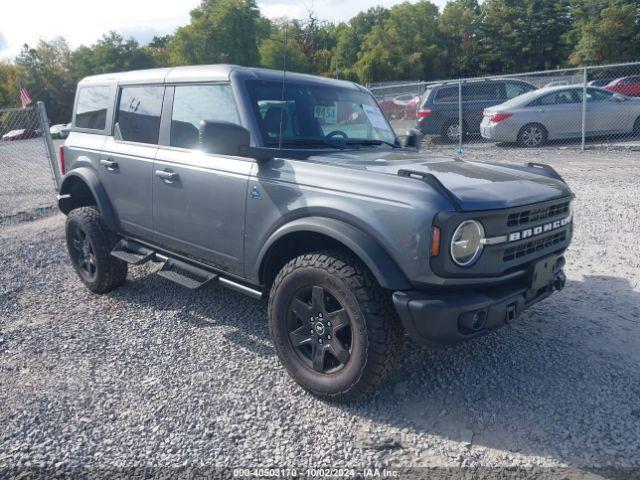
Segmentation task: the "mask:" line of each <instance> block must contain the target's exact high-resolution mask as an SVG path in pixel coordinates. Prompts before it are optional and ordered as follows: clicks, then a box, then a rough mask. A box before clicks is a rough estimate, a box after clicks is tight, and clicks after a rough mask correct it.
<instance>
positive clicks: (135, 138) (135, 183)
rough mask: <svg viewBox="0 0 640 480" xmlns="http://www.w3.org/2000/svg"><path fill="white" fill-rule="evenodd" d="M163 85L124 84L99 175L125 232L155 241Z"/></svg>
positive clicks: (104, 149)
mask: <svg viewBox="0 0 640 480" xmlns="http://www.w3.org/2000/svg"><path fill="white" fill-rule="evenodd" d="M164 90H165V88H164V86H157V85H134V86H123V87H121V88H120V92H119V95H118V98H117V103H116V112H115V127H114V130H115V131H114V136H110V137H108V138H107V140H106V142H105V144H104V146H103V150H102V155H101V159H100V166H99V177H100V180H101V181H102V184H103V185H104V187H105V189H106V190H107V194H108V195H109V199H110V200H111V203H112V205H113V207H114V209H115V210H116V213H117V215H118V218H119V220H120V224H121V227H122V229H123V230H124V232H125V233H128V234H130V235H132V236H136V237H139V238H141V239H142V240H148V241H154V240H155V238H154V234H153V218H152V203H151V202H152V190H151V186H152V184H151V181H152V178H153V161H154V158H155V156H156V153H157V151H158V135H159V131H160V114H161V110H162V102H163V97H164Z"/></svg>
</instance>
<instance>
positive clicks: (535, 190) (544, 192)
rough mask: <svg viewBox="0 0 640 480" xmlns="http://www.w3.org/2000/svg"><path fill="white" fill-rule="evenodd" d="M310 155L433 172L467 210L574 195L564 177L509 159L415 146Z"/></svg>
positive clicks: (392, 170)
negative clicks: (444, 153) (490, 160)
mask: <svg viewBox="0 0 640 480" xmlns="http://www.w3.org/2000/svg"><path fill="white" fill-rule="evenodd" d="M308 160H309V161H312V162H316V163H323V164H330V165H336V166H341V167H346V168H351V169H357V170H366V171H368V172H375V173H380V174H387V175H396V176H397V175H398V172H400V171H401V170H411V171H414V172H417V173H422V174H426V173H428V174H432V175H433V176H434V177H436V179H437V180H438V181H439V182H440V183H441V184H442V185H443V186H444V187H445V188H446V189H447V190H448V191H449V192H450V193H451V195H453V196H454V197H455V199H456V200H457V201H458V203H459V204H460V206H461V207H462V209H463V210H465V211H473V210H494V209H500V208H510V207H518V206H522V205H528V204H531V203H537V202H544V201H547V200H553V199H556V198H561V197H566V196H569V195H571V190H569V187H567V185H566V184H565V183H564V182H562V181H560V180H556V179H554V178H549V177H546V176H543V175H541V174H537V173H535V172H533V171H532V172H530V171H523V170H515V169H514V168H512V167H511V168H510V167H509V166H508V165H509V164H505V166H499V165H495V164H486V163H482V162H467V161H463V160H459V159H453V158H448V157H440V156H436V155H430V154H426V153H419V152H416V151H413V150H388V151H383V150H379V151H375V150H367V151H364V152H363V151H349V152H337V153H331V154H326V155H318V156H311V157H309V159H308ZM407 181H417V180H412V179H409V178H408V179H407ZM418 181H419V180H418Z"/></svg>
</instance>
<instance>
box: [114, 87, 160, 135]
mask: <svg viewBox="0 0 640 480" xmlns="http://www.w3.org/2000/svg"><path fill="white" fill-rule="evenodd" d="M163 98H164V87H150V86H143V87H124V88H123V89H122V92H121V93H120V103H119V106H118V117H117V122H118V126H119V127H120V133H121V134H122V139H123V140H126V141H129V142H139V143H148V144H152V145H154V144H157V143H158V134H159V132H160V113H161V112H162V100H163Z"/></svg>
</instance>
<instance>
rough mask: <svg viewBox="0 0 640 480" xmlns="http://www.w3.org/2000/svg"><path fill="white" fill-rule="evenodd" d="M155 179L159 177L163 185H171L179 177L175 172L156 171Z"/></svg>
mask: <svg viewBox="0 0 640 480" xmlns="http://www.w3.org/2000/svg"><path fill="white" fill-rule="evenodd" d="M156 177H160V178H161V179H162V181H163V182H165V183H173V182H175V181H176V180H177V179H178V178H180V176H179V175H178V174H177V173H175V172H167V171H166V170H156Z"/></svg>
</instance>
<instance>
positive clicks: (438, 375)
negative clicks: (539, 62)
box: [0, 148, 640, 476]
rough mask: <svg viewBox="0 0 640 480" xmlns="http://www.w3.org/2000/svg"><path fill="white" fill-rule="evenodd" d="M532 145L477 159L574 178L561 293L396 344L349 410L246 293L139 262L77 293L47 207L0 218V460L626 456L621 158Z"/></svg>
mask: <svg viewBox="0 0 640 480" xmlns="http://www.w3.org/2000/svg"><path fill="white" fill-rule="evenodd" d="M535 153H536V154H535V155H532V152H530V151H526V150H501V149H499V148H497V149H494V150H492V151H491V155H490V156H491V157H492V158H496V157H498V158H502V159H504V160H513V161H518V162H522V161H528V160H532V159H535V160H537V161H543V162H547V163H550V164H551V165H553V166H554V167H555V168H556V169H557V170H558V171H559V172H560V173H561V174H562V175H563V176H564V177H565V178H566V180H567V181H568V182H569V183H570V185H571V186H572V187H573V189H574V191H575V192H576V194H577V200H576V207H575V221H576V230H575V237H574V242H573V244H572V246H571V248H570V250H569V252H568V255H567V259H568V264H567V268H566V271H567V276H568V282H567V287H566V289H565V290H564V291H563V292H562V293H560V294H556V295H553V296H552V297H551V298H549V299H547V300H545V301H544V302H542V303H540V304H538V305H536V306H534V307H532V308H531V309H530V310H528V311H527V313H526V314H525V316H524V317H523V318H522V319H521V320H520V321H519V322H518V323H516V324H515V325H512V326H508V327H506V328H504V329H502V330H500V331H498V332H496V333H494V334H491V335H489V336H487V337H484V338H482V339H479V340H477V341H473V342H470V343H466V344H462V345H459V346H455V347H450V348H446V349H441V350H427V349H422V348H419V347H417V346H414V345H413V344H408V345H407V348H406V350H407V351H406V355H405V360H404V363H403V365H402V367H401V369H400V371H399V372H398V373H397V375H396V376H395V377H394V378H393V379H392V381H391V382H390V383H389V386H388V387H387V388H385V389H384V390H382V391H381V392H379V393H378V394H377V395H375V396H374V397H372V398H370V399H367V400H365V401H364V402H362V403H359V404H355V405H334V404H329V403H324V402H322V401H319V400H317V399H315V398H314V397H311V396H309V395H308V394H306V393H304V392H303V391H302V390H301V389H300V388H298V387H297V386H296V385H295V384H294V383H293V382H292V381H291V380H290V379H289V378H288V377H287V375H286V373H285V371H284V369H283V368H282V367H281V366H280V365H279V363H278V361H277V359H276V357H275V353H274V350H273V348H272V346H271V344H270V341H269V338H268V331H267V326H266V308H265V303H263V302H258V301H254V300H251V299H247V298H245V297H242V296H240V295H239V294H236V293H234V292H232V291H229V290H224V289H222V288H220V287H212V288H208V289H204V290H202V291H193V292H192V291H188V290H185V289H182V288H180V287H178V286H176V285H174V284H171V283H169V282H167V281H165V280H164V279H162V278H160V277H157V276H155V275H151V274H152V273H153V270H154V267H148V266H143V267H136V268H131V269H130V275H129V280H128V282H127V283H126V285H125V286H124V287H122V288H120V289H118V290H117V291H115V292H113V293H112V294H109V295H105V296H96V295H92V294H91V293H89V292H88V291H87V290H86V289H84V288H83V287H82V286H81V285H80V282H79V280H78V279H77V278H76V275H75V274H74V272H73V270H72V268H71V267H70V265H69V262H68V261H67V256H66V250H65V245H64V240H63V225H64V217H63V216H61V215H58V214H56V215H52V216H49V217H46V218H43V219H39V220H35V221H30V222H21V223H19V224H15V225H8V226H5V227H4V228H0V328H1V333H0V359H1V361H0V385H1V386H2V387H1V388H0V424H1V425H2V428H1V429H0V472H2V470H1V469H2V468H6V469H7V470H4V474H5V476H9V475H10V474H12V473H17V472H18V471H20V469H24V468H25V467H33V466H41V467H42V466H44V467H48V468H51V469H53V470H58V471H60V472H65V471H66V472H69V471H73V469H74V468H75V467H78V466H87V465H91V466H94V467H96V468H107V467H130V466H145V465H146V466H235V467H248V466H256V467H260V466H278V467H285V466H297V467H308V466H313V467H320V466H332V467H347V466H352V467H358V468H362V467H371V466H389V467H394V468H397V467H410V466H412V467H419V466H428V467H434V466H444V467H449V466H451V467H457V466H465V467H534V466H535V467H542V468H546V467H572V468H575V469H578V470H579V471H580V472H582V473H583V474H584V473H586V472H597V471H599V470H598V469H599V468H601V467H617V468H623V467H636V468H638V467H640V455H639V452H640V404H639V403H638V398H640V329H639V328H638V327H639V318H640V315H639V314H640V260H639V259H638V255H637V245H638V242H637V239H638V236H639V235H640V218H639V216H638V213H637V212H638V211H640V191H639V190H638V180H637V179H638V178H639V177H640V154H638V153H637V152H632V151H623V150H619V151H618V150H616V151H596V152H591V151H587V152H585V153H583V154H580V153H578V152H563V151H558V150H557V149H549V150H541V151H537V152H535ZM486 154H487V152H477V156H479V157H481V156H486ZM156 268H157V267H156ZM0 476H2V475H1V474H0Z"/></svg>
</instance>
